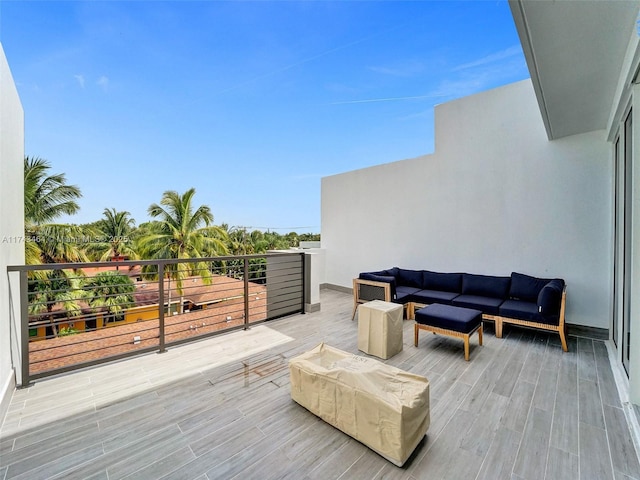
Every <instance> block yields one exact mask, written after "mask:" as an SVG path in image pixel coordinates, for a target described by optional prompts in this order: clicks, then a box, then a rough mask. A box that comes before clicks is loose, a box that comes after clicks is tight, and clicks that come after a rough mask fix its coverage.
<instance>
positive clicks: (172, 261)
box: [7, 252, 304, 272]
mask: <svg viewBox="0 0 640 480" xmlns="http://www.w3.org/2000/svg"><path fill="white" fill-rule="evenodd" d="M301 255H304V253H303V252H300V253H298V252H293V253H285V252H283V253H265V254H252V255H240V256H226V257H203V258H164V259H159V260H123V261H121V262H120V261H119V262H84V263H82V262H76V263H55V264H51V263H48V264H38V265H9V266H7V271H9V272H24V271H27V272H28V271H33V270H65V269H71V270H77V269H82V267H85V268H93V267H124V266H129V265H132V266H136V265H159V264H163V265H177V264H179V263H199V262H224V261H229V260H234V259H238V258H240V259H245V258H247V259H252V258H281V257H287V256H291V257H295V256H301ZM52 265H55V267H54V268H52Z"/></svg>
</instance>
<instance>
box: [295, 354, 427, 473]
mask: <svg viewBox="0 0 640 480" xmlns="http://www.w3.org/2000/svg"><path fill="white" fill-rule="evenodd" d="M289 371H290V380H291V398H292V399H293V400H295V401H296V402H297V403H299V404H300V405H302V406H303V407H304V408H306V409H307V410H309V411H310V412H311V413H313V414H315V415H317V416H319V417H320V418H322V419H323V420H324V421H325V422H327V423H329V424H331V425H333V426H334V427H336V428H338V429H340V430H342V431H343V432H344V433H346V434H347V435H350V436H352V437H353V438H355V439H356V440H358V441H359V442H362V443H363V444H365V445H366V446H367V447H369V448H371V449H372V450H374V451H375V452H377V453H379V454H380V455H382V456H383V457H384V458H386V459H387V460H389V461H390V462H393V463H394V464H396V465H398V466H402V465H403V464H404V463H405V462H406V461H407V459H408V458H409V456H410V455H411V453H412V452H413V451H414V450H415V448H416V447H417V446H418V444H419V443H420V442H421V441H422V439H423V438H424V436H425V434H426V433H427V429H428V428H429V423H430V421H431V415H430V410H429V381H428V380H427V379H426V378H425V377H422V376H420V375H415V374H413V373H409V372H405V371H404V370H401V369H399V368H396V367H392V366H391V365H387V364H385V363H382V362H381V361H379V360H376V359H374V358H369V357H364V356H359V355H353V354H350V353H347V352H343V351H342V350H338V349H337V348H333V347H330V346H329V345H325V344H324V343H322V344H320V345H318V346H317V347H316V348H314V349H312V350H310V351H308V352H306V353H303V354H301V355H299V356H297V357H295V358H292V359H291V360H290V361H289Z"/></svg>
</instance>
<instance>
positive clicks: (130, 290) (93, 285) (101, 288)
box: [84, 271, 136, 315]
mask: <svg viewBox="0 0 640 480" xmlns="http://www.w3.org/2000/svg"><path fill="white" fill-rule="evenodd" d="M84 288H85V290H86V292H87V293H88V300H89V305H91V306H92V307H93V308H96V309H106V310H107V312H109V314H112V315H118V314H120V313H122V312H123V311H124V310H125V309H127V308H131V307H133V306H134V305H135V299H134V296H133V294H134V293H135V291H136V287H135V285H134V284H133V282H132V281H131V279H130V278H129V277H128V276H126V275H123V274H121V273H119V272H114V271H106V272H100V273H98V274H96V275H95V276H94V277H93V278H91V279H88V280H87V281H86V282H85V284H84Z"/></svg>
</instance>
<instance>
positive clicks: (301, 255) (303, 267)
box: [300, 253, 308, 315]
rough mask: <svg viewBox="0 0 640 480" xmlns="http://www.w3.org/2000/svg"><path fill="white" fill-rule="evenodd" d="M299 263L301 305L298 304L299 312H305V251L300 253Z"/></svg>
mask: <svg viewBox="0 0 640 480" xmlns="http://www.w3.org/2000/svg"><path fill="white" fill-rule="evenodd" d="M300 263H301V271H300V276H301V277H302V301H301V303H302V305H301V306H300V313H301V314H303V315H304V314H305V313H306V312H305V300H306V299H305V297H306V295H307V287H308V285H307V270H306V267H307V255H306V254H305V253H301V254H300Z"/></svg>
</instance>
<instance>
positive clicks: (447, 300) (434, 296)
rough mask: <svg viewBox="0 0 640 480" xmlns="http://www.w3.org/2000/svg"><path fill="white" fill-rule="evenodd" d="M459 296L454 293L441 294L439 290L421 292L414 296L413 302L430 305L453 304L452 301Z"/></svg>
mask: <svg viewBox="0 0 640 480" xmlns="http://www.w3.org/2000/svg"><path fill="white" fill-rule="evenodd" d="M457 296H458V294H457V293H453V292H441V291H439V290H420V291H418V292H416V293H414V294H413V301H414V302H417V303H424V304H425V305H429V304H432V303H444V304H446V305H450V304H451V300H453V299H454V298H456V297H457Z"/></svg>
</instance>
